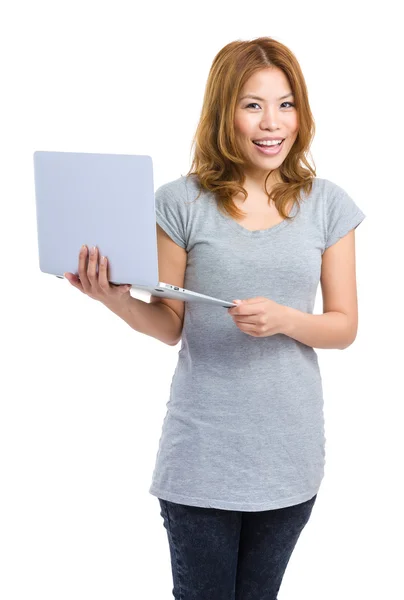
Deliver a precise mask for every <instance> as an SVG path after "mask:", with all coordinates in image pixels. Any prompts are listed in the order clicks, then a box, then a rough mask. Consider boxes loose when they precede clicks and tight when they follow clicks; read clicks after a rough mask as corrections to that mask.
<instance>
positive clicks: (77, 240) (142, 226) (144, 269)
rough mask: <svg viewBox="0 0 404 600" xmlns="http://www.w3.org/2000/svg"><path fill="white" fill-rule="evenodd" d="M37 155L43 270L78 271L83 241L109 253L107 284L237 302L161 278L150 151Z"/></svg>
mask: <svg viewBox="0 0 404 600" xmlns="http://www.w3.org/2000/svg"><path fill="white" fill-rule="evenodd" d="M33 157H34V180H35V197H36V211H37V229H38V249H39V267H40V270H41V271H42V272H43V273H48V274H52V275H56V276H57V277H61V278H62V279H63V273H65V272H70V273H75V274H76V275H78V271H77V267H78V256H79V252H80V248H81V246H82V244H86V245H87V247H88V248H90V247H91V246H97V248H98V251H99V255H100V256H101V255H105V256H107V257H108V263H109V281H110V283H114V284H118V285H119V284H127V283H131V284H132V288H134V289H139V290H144V291H146V292H150V294H152V295H153V296H161V297H163V298H173V299H174V300H183V301H185V302H204V303H210V304H219V305H221V306H223V307H226V308H227V307H231V306H236V305H235V304H234V303H233V302H231V301H227V300H222V299H219V298H213V297H212V296H206V295H205V294H199V293H197V292H192V291H191V290H185V289H183V288H180V287H178V286H174V285H172V284H170V283H165V282H162V281H159V276H158V256H157V231H156V211H155V200H154V187H153V163H152V159H151V157H150V156H146V155H131V154H91V153H85V152H50V151H36V152H34V155H33ZM97 270H98V268H97Z"/></svg>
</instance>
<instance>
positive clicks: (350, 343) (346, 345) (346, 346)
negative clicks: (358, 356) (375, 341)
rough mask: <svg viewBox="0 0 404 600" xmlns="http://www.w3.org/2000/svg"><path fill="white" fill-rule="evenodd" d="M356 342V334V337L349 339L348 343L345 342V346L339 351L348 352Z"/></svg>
mask: <svg viewBox="0 0 404 600" xmlns="http://www.w3.org/2000/svg"><path fill="white" fill-rule="evenodd" d="M355 340H356V334H355V336H354V337H351V338H349V339H348V341H347V342H345V344H344V345H343V346H340V347H339V350H346V349H347V348H349V346H352V344H353V343H354V341H355Z"/></svg>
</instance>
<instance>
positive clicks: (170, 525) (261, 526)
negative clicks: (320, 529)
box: [159, 494, 317, 600]
mask: <svg viewBox="0 0 404 600" xmlns="http://www.w3.org/2000/svg"><path fill="white" fill-rule="evenodd" d="M316 498H317V494H316V495H315V496H313V498H311V499H310V500H307V501H306V502H303V503H301V504H296V505H294V506H287V507H286V508H279V509H274V510H265V511H259V512H244V511H236V510H234V511H233V510H222V509H218V508H202V507H197V506H188V505H185V504H177V503H174V502H169V501H167V500H162V499H161V498H159V502H160V507H161V512H160V515H161V516H162V517H163V520H164V527H165V528H166V530H167V537H168V542H169V547H170V555H171V568H172V574H173V584H174V587H173V590H172V593H173V596H174V598H175V599H176V600H277V594H278V591H279V588H280V585H281V582H282V578H283V575H284V573H285V570H286V566H287V564H288V562H289V559H290V557H291V555H292V552H293V549H294V547H295V545H296V542H297V540H298V539H299V536H300V534H301V532H302V530H303V528H304V527H305V525H306V523H307V522H308V520H309V518H310V515H311V512H312V509H313V506H314V503H315V501H316Z"/></svg>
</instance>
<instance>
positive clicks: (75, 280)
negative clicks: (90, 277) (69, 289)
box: [64, 273, 85, 294]
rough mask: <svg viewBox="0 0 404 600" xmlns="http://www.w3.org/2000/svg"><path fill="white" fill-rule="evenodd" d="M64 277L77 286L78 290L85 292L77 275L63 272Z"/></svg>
mask: <svg viewBox="0 0 404 600" xmlns="http://www.w3.org/2000/svg"><path fill="white" fill-rule="evenodd" d="M64 277H65V279H67V281H68V282H69V283H70V284H71V285H72V286H73V287H75V288H77V289H78V290H80V292H82V293H83V294H85V291H84V290H83V286H82V285H81V283H80V279H79V278H78V277H77V275H74V274H73V273H64Z"/></svg>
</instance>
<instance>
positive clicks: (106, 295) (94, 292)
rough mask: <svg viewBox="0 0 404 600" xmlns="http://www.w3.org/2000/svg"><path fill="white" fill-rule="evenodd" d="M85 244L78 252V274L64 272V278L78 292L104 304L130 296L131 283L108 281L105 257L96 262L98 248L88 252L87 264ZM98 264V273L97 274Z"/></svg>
mask: <svg viewBox="0 0 404 600" xmlns="http://www.w3.org/2000/svg"><path fill="white" fill-rule="evenodd" d="M87 254H88V251H87V246H85V245H84V246H82V248H81V250H80V254H79V275H78V276H77V275H75V274H74V273H68V272H67V273H64V276H65V277H66V279H67V280H68V281H69V282H70V283H71V284H72V285H73V286H74V287H75V288H77V289H78V290H80V292H83V294H87V296H90V298H93V300H98V301H99V302H102V303H103V304H105V305H106V306H116V304H117V302H118V303H119V304H120V303H121V302H122V301H126V300H128V299H129V298H130V289H131V287H132V286H131V285H126V284H124V285H117V284H114V283H111V284H110V283H109V281H108V275H107V269H108V266H107V257H105V258H104V261H102V260H100V262H99V264H98V248H97V247H95V249H94V253H90V258H89V259H88V266H87ZM97 265H98V275H97V270H96V268H97Z"/></svg>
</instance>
